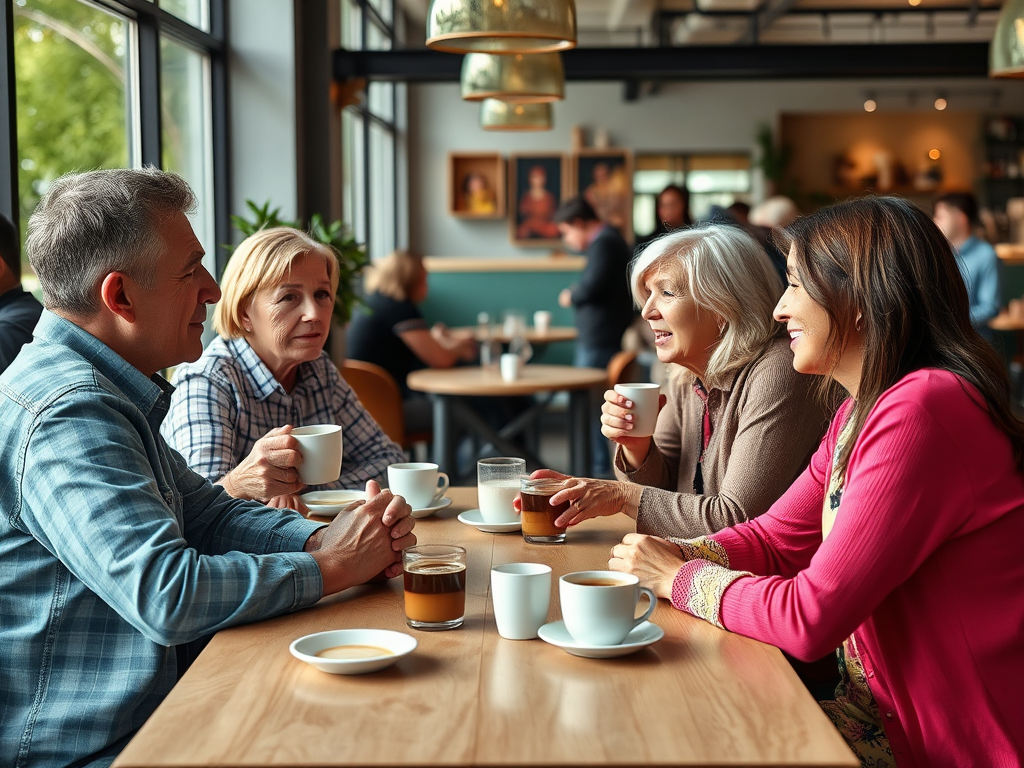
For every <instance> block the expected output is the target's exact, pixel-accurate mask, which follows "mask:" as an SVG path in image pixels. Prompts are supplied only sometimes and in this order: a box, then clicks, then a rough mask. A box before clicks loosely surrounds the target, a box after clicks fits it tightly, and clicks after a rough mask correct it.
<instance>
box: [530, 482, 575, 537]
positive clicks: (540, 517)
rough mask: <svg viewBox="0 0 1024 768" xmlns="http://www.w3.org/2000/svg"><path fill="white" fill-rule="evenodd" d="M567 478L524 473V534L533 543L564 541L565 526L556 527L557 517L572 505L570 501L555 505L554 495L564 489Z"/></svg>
mask: <svg viewBox="0 0 1024 768" xmlns="http://www.w3.org/2000/svg"><path fill="white" fill-rule="evenodd" d="M562 487H563V481H562V480H556V479H554V478H549V477H542V478H537V479H531V478H528V477H524V478H523V479H522V480H521V481H520V484H519V498H520V501H521V504H522V514H521V518H522V524H523V538H524V539H525V540H526V541H529V542H530V543H532V544H561V543H562V542H563V541H565V528H557V527H555V520H557V519H558V516H559V515H561V514H562V513H563V512H565V510H567V509H568V508H569V502H568V501H566V502H563V503H561V504H559V505H558V506H552V504H551V497H552V496H554V495H555V494H556V493H558V492H559V491H560V490H562Z"/></svg>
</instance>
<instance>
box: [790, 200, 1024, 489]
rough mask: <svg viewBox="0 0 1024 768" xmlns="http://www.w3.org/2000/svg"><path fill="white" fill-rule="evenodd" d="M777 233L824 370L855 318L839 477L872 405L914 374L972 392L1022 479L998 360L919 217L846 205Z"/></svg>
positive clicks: (1023, 427)
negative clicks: (817, 337)
mask: <svg viewBox="0 0 1024 768" xmlns="http://www.w3.org/2000/svg"><path fill="white" fill-rule="evenodd" d="M780 234H781V239H782V243H781V244H783V245H784V246H785V247H786V248H787V249H788V248H792V251H793V256H794V259H795V261H796V269H797V275H798V277H799V279H800V282H801V283H802V285H803V287H804V289H805V290H806V291H807V293H808V295H810V297H811V298H812V299H814V301H816V302H817V303H818V304H820V305H821V307H822V309H824V310H825V313H826V314H827V315H828V318H829V320H830V323H831V328H830V331H829V338H828V340H827V341H826V345H825V355H826V359H827V360H830V361H832V364H833V365H835V364H837V363H838V361H839V359H840V357H841V355H842V353H843V350H844V349H845V347H846V345H847V343H848V341H849V339H850V336H851V333H852V331H853V329H854V325H855V324H856V323H857V319H856V318H857V313H858V312H860V314H861V319H860V321H859V322H860V328H861V331H862V334H863V343H864V361H863V363H862V367H861V378H860V386H859V389H858V392H857V400H856V403H855V405H854V407H853V411H852V412H851V413H850V419H851V421H852V425H851V429H852V439H850V440H848V441H847V442H846V444H845V445H844V446H843V448H842V451H841V452H840V454H839V457H838V462H837V468H838V472H839V476H840V477H844V476H845V474H846V468H847V465H848V464H849V461H850V453H851V451H852V450H853V444H854V442H855V439H856V437H857V435H859V434H860V431H861V429H862V428H863V427H864V422H865V421H867V417H868V414H869V413H870V412H871V409H872V408H873V407H874V405H875V403H876V402H877V401H878V398H879V397H881V395H882V394H883V393H884V392H885V391H886V390H887V389H889V388H890V387H892V386H893V385H894V384H896V382H897V381H899V380H900V379H901V378H903V377H904V376H906V375H907V374H908V373H911V372H912V371H916V370H918V369H921V368H940V369H943V370H947V371H950V372H951V373H955V374H956V375H957V376H959V377H961V378H962V379H964V380H966V381H968V382H970V383H971V384H972V385H973V386H974V387H975V388H977V390H978V391H979V392H980V393H981V395H982V396H983V397H984V398H985V403H986V404H987V405H988V412H989V415H990V416H991V418H992V420H993V422H995V424H996V426H998V427H999V428H1000V429H1001V430H1002V431H1003V432H1005V433H1006V435H1007V436H1008V437H1009V438H1010V442H1011V444H1012V446H1013V452H1014V456H1015V458H1016V461H1017V467H1018V470H1021V471H1024V422H1022V421H1021V420H1020V419H1018V418H1017V417H1016V416H1014V415H1013V412H1012V410H1011V406H1010V396H1011V386H1010V379H1009V377H1008V376H1007V373H1006V369H1005V367H1004V366H1003V361H1002V360H1001V358H1000V357H999V355H998V354H997V353H996V351H995V349H993V348H992V346H991V345H990V344H989V343H988V342H987V341H985V340H984V339H983V338H982V337H981V336H980V335H978V332H977V331H976V330H975V329H974V326H972V325H971V318H970V305H969V303H968V299H967V289H966V287H965V286H964V281H963V278H962V277H961V275H960V270H959V268H958V267H957V264H956V259H955V257H954V255H953V251H952V249H951V247H950V245H949V241H947V240H946V238H945V237H944V236H943V234H942V232H940V231H939V228H938V227H936V226H935V224H934V223H932V220H931V219H930V218H929V217H928V216H927V215H926V214H925V213H924V212H923V211H922V210H921V209H919V208H918V207H917V206H915V205H913V204H912V203H910V202H908V201H906V200H903V199H900V198H896V197H866V198H861V199H858V200H849V201H847V202H844V203H839V204H838V205H833V206H831V207H829V208H825V209H823V210H821V211H819V212H818V213H816V214H814V215H812V216H807V217H805V218H802V219H798V220H797V221H796V222H795V223H794V224H793V225H792V226H790V227H788V228H787V229H786V230H784V231H783V232H782V233H780Z"/></svg>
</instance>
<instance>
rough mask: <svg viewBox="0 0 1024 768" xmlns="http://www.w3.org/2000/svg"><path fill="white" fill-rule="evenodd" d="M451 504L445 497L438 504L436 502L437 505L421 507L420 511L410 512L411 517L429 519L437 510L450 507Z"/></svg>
mask: <svg viewBox="0 0 1024 768" xmlns="http://www.w3.org/2000/svg"><path fill="white" fill-rule="evenodd" d="M451 503H452V500H451V499H449V498H448V497H447V496H445V497H444V498H442V499H441V500H440V501H439V502H437V504H434V505H432V506H429V507H423V508H422V509H414V510H413V511H412V516H413V517H416V518H420V517H430V516H431V515H432V514H434V513H435V512H437V511H438V510H439V509H444V508H445V507H449V506H451Z"/></svg>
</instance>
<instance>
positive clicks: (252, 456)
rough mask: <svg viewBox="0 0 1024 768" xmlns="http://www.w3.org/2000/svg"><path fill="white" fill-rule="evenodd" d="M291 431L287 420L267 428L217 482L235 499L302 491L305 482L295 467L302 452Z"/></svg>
mask: <svg viewBox="0 0 1024 768" xmlns="http://www.w3.org/2000/svg"><path fill="white" fill-rule="evenodd" d="M291 431H292V427H291V425H290V424H286V425H285V426H283V427H277V428H276V429H272V430H270V431H269V432H267V434H265V435H264V436H263V437H261V438H260V439H259V440H257V441H256V444H255V445H254V446H253V447H252V451H250V452H249V455H248V456H246V457H245V458H244V459H242V461H240V462H239V464H238V466H237V467H235V468H234V469H233V470H231V471H230V472H228V473H227V474H226V475H224V477H222V478H221V479H220V480H219V481H218V483H219V484H220V485H222V486H223V487H224V490H226V491H227V492H228V493H229V494H231V495H232V496H234V497H235V498H236V499H258V500H259V501H266V500H267V499H272V498H274V497H276V496H289V495H293V494H296V493H298V492H299V491H301V490H302V489H303V488H304V487H305V484H304V483H303V482H302V481H301V480H300V479H299V473H298V470H297V469H296V467H298V465H299V464H301V463H302V454H301V453H299V444H298V441H296V439H295V438H294V437H292V435H291Z"/></svg>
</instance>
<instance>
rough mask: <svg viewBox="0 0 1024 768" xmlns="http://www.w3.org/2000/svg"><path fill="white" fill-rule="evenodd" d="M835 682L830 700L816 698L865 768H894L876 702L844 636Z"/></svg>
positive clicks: (852, 642)
mask: <svg viewBox="0 0 1024 768" xmlns="http://www.w3.org/2000/svg"><path fill="white" fill-rule="evenodd" d="M836 656H837V657H838V660H839V677H840V679H839V685H838V686H836V698H835V700H834V701H819V702H818V704H819V705H820V706H821V708H822V709H823V710H825V714H826V715H828V716H829V717H830V718H831V719H832V723H833V725H835V727H836V728H837V729H839V732H840V733H841V734H842V735H843V738H844V739H846V743H847V744H849V745H850V749H852V750H853V751H854V753H855V754H856V755H857V757H858V758H859V759H860V764H861V765H863V766H865V768H895V765H896V761H895V760H894V759H893V757H892V750H890V749H889V737H887V736H886V735H885V729H884V728H883V727H882V718H881V713H880V712H879V711H878V704H877V703H876V702H875V697H874V696H873V695H872V694H871V688H869V687H868V680H867V676H866V675H865V674H864V665H863V664H862V663H861V660H860V654H859V653H857V644H856V641H855V640H854V639H853V638H852V637H848V638H847V639H846V640H845V641H844V642H843V646H842V648H839V649H838V650H837V651H836Z"/></svg>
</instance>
